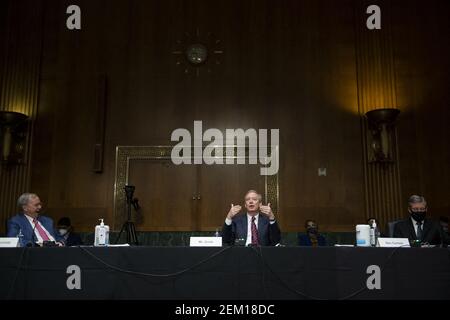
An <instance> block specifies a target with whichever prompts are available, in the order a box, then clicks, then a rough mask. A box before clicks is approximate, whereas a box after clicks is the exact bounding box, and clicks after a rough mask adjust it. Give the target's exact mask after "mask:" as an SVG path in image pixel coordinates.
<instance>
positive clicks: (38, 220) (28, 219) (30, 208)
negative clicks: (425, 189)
mask: <svg viewBox="0 0 450 320" xmlns="http://www.w3.org/2000/svg"><path fill="white" fill-rule="evenodd" d="M17 205H18V207H19V209H20V210H21V212H20V213H18V214H16V215H15V216H14V217H12V218H11V219H9V220H8V223H7V227H8V230H7V236H8V237H21V245H22V246H34V245H39V246H42V245H43V244H44V242H45V241H50V242H51V241H53V242H55V243H56V244H58V245H59V246H62V245H63V244H64V242H63V240H62V237H60V236H59V234H57V233H56V232H55V229H54V228H53V220H52V219H50V218H48V217H45V216H41V215H39V212H40V211H41V209H42V203H41V200H40V199H39V197H38V196H37V195H36V194H34V193H24V194H22V195H21V196H20V197H19V199H18V200H17Z"/></svg>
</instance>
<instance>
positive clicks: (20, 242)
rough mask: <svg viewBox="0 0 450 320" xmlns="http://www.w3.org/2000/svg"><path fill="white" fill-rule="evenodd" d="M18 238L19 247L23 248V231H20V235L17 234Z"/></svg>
mask: <svg viewBox="0 0 450 320" xmlns="http://www.w3.org/2000/svg"><path fill="white" fill-rule="evenodd" d="M17 238H19V247H23V246H24V243H23V233H22V229H19V233H18V234H17Z"/></svg>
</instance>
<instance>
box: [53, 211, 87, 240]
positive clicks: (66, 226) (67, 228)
mask: <svg viewBox="0 0 450 320" xmlns="http://www.w3.org/2000/svg"><path fill="white" fill-rule="evenodd" d="M57 229H58V232H59V234H60V235H61V236H62V237H63V238H64V239H65V244H66V246H67V247H72V246H81V245H83V241H81V238H80V236H79V235H78V234H76V233H74V232H73V227H72V225H71V223H70V219H69V218H67V217H64V218H61V219H59V221H58V227H57Z"/></svg>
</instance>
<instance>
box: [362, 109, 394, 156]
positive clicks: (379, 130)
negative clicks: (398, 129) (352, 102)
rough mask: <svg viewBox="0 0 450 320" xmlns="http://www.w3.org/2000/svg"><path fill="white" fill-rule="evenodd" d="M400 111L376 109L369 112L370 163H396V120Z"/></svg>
mask: <svg viewBox="0 0 450 320" xmlns="http://www.w3.org/2000/svg"><path fill="white" fill-rule="evenodd" d="M399 113H400V110H398V109H394V108H387V109H375V110H371V111H368V112H367V113H366V117H367V119H368V121H369V131H370V134H371V137H370V148H369V162H378V163H389V162H394V161H395V159H394V154H395V142H396V138H395V127H394V125H395V120H396V119H397V116H398V115H399Z"/></svg>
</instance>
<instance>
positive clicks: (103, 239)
mask: <svg viewBox="0 0 450 320" xmlns="http://www.w3.org/2000/svg"><path fill="white" fill-rule="evenodd" d="M99 220H100V224H99V225H97V226H95V240H94V246H96V247H102V246H107V245H109V226H107V225H105V224H104V223H103V219H99Z"/></svg>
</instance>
